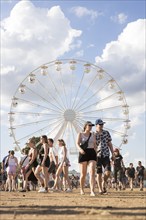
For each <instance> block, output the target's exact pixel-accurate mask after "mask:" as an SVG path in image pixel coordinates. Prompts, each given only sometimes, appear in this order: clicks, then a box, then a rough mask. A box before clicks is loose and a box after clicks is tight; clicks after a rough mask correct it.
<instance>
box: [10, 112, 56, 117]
mask: <svg viewBox="0 0 146 220" xmlns="http://www.w3.org/2000/svg"><path fill="white" fill-rule="evenodd" d="M11 114H14V115H32V116H54V117H56V115H60V113H58V114H56V113H54V114H53V113H43V112H11Z"/></svg>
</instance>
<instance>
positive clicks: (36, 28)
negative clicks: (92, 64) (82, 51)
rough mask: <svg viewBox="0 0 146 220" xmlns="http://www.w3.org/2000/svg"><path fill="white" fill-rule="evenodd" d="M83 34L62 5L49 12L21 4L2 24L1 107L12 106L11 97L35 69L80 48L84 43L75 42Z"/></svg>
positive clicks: (24, 2)
mask: <svg viewBox="0 0 146 220" xmlns="http://www.w3.org/2000/svg"><path fill="white" fill-rule="evenodd" d="M62 30H63V31H62ZM81 34H82V32H81V30H76V29H73V28H72V27H71V25H70V21H69V20H68V19H67V18H66V17H65V15H64V13H63V12H62V10H61V8H60V6H54V7H52V8H50V9H47V8H37V7H35V6H34V5H33V3H32V2H30V1H20V2H18V3H17V4H16V5H15V6H14V7H13V9H12V10H11V13H10V16H9V17H7V18H5V19H3V20H2V22H1V42H2V48H1V63H2V77H1V85H2V88H1V99H2V100H3V102H2V105H3V106H7V105H8V103H10V96H12V94H14V91H15V90H16V88H17V87H18V85H19V84H20V82H21V81H22V79H24V77H26V74H28V73H29V72H30V71H32V70H33V69H34V68H36V67H38V66H40V65H42V64H43V63H46V62H49V61H52V60H54V59H57V58H58V57H59V56H61V55H63V54H64V53H66V52H68V51H70V50H74V49H75V48H79V47H80V45H81V41H79V40H76V39H78V37H80V35H81Z"/></svg>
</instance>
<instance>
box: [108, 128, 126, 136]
mask: <svg viewBox="0 0 146 220" xmlns="http://www.w3.org/2000/svg"><path fill="white" fill-rule="evenodd" d="M105 129H106V130H108V131H110V132H112V133H115V134H117V135H119V136H121V137H123V136H124V135H125V133H123V132H119V131H116V130H113V129H111V128H106V127H105Z"/></svg>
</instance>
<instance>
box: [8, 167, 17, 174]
mask: <svg viewBox="0 0 146 220" xmlns="http://www.w3.org/2000/svg"><path fill="white" fill-rule="evenodd" d="M7 174H8V175H14V174H16V166H8V167H7Z"/></svg>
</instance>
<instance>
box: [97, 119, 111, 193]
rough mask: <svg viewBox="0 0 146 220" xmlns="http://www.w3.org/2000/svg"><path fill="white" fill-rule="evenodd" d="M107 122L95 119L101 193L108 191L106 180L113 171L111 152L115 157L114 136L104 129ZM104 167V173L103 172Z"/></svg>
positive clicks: (98, 182)
mask: <svg viewBox="0 0 146 220" xmlns="http://www.w3.org/2000/svg"><path fill="white" fill-rule="evenodd" d="M104 124H105V122H103V121H102V120H101V119H97V120H96V121H95V125H96V145H97V184H98V189H99V194H103V193H107V190H106V185H105V184H106V181H107V179H108V178H109V176H110V173H111V164H110V152H111V154H112V156H113V158H114V152H113V145H112V138H111V135H110V133H109V132H108V131H107V130H104V129H103V126H104ZM103 168H104V174H103V178H102V173H103V170H102V169H103Z"/></svg>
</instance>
